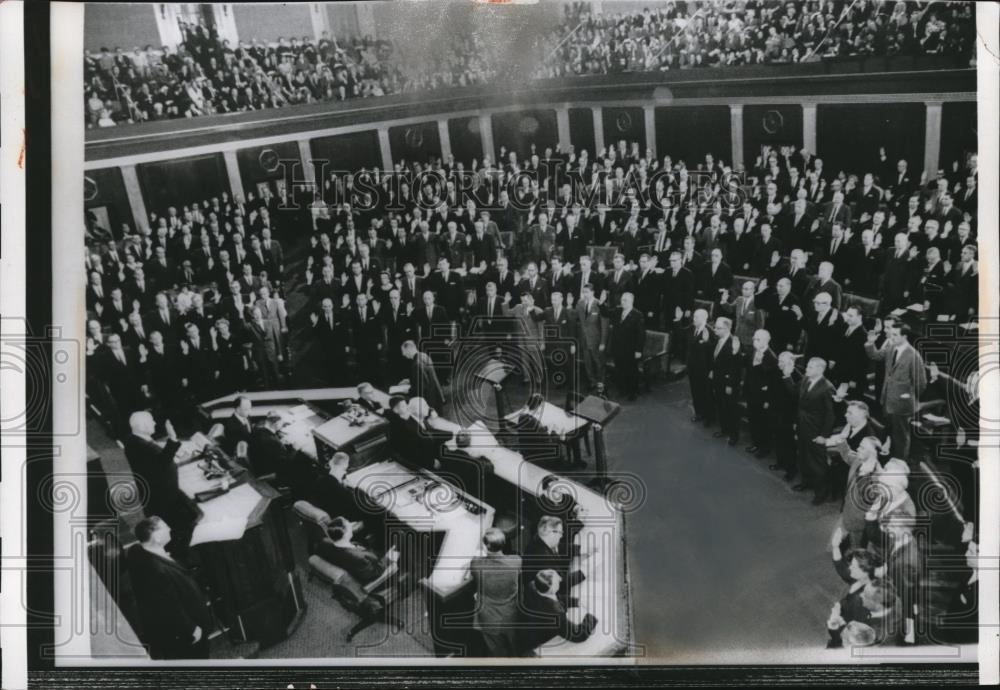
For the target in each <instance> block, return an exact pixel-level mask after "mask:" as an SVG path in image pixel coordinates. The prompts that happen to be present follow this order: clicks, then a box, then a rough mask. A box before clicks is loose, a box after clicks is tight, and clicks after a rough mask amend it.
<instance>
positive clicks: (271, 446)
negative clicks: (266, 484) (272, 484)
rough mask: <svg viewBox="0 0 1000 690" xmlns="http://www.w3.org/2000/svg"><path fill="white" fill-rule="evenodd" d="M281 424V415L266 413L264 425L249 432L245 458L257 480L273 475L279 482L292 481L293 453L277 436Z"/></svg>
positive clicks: (272, 412)
mask: <svg viewBox="0 0 1000 690" xmlns="http://www.w3.org/2000/svg"><path fill="white" fill-rule="evenodd" d="M283 423H284V422H283V420H282V417H281V415H280V414H279V413H277V412H274V411H271V412H268V413H267V419H266V420H265V421H264V423H263V424H261V425H258V426H256V427H254V429H253V431H252V432H250V440H249V442H248V444H247V458H248V459H249V461H250V470H251V471H252V472H253V473H254V475H255V476H256V477H257V478H264V477H265V476H267V475H272V474H273V475H276V477H277V478H278V480H279V481H281V482H291V481H292V479H293V464H294V462H295V460H294V457H293V456H294V451H293V450H292V449H290V448H289V447H288V446H286V445H285V444H284V443H283V442H282V440H281V437H279V436H278V430H279V429H281V425H282V424H283Z"/></svg>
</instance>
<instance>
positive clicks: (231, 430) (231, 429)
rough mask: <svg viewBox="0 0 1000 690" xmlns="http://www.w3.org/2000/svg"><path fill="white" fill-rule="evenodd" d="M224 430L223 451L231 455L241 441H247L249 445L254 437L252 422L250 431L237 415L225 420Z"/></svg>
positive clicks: (223, 423)
mask: <svg viewBox="0 0 1000 690" xmlns="http://www.w3.org/2000/svg"><path fill="white" fill-rule="evenodd" d="M222 429H223V434H225V436H224V440H225V443H224V445H223V449H224V450H225V451H226V452H227V453H230V454H232V453H233V452H234V451H235V450H236V444H237V443H239V442H240V441H246V442H247V443H248V444H249V443H250V437H251V436H252V435H253V424H252V422H251V426H250V429H247V428H246V426H244V425H243V422H241V421H240V420H239V419H238V418H237V417H236V415H235V414H232V415H229V416H228V417H226V418H225V420H223V422H222Z"/></svg>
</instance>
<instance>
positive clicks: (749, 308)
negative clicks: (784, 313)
mask: <svg viewBox="0 0 1000 690" xmlns="http://www.w3.org/2000/svg"><path fill="white" fill-rule="evenodd" d="M755 290H756V286H755V285H754V282H753V281H752V280H748V281H746V282H745V283H743V285H742V287H741V289H740V292H741V294H740V296H739V297H737V298H736V301H735V302H734V303H733V304H731V305H728V304H727V305H720V306H723V307H728V309H723V310H722V311H723V312H728V314H727V315H728V316H729V317H730V318H731V319H732V320H733V335H735V336H736V337H737V338H739V340H740V342H741V343H744V344H746V343H749V342H750V341H752V340H753V334H754V333H756V332H757V331H758V330H760V329H761V328H763V327H764V310H763V309H760V308H758V307H757V303H756V301H755V300H754V291H755Z"/></svg>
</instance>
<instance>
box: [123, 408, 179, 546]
mask: <svg viewBox="0 0 1000 690" xmlns="http://www.w3.org/2000/svg"><path fill="white" fill-rule="evenodd" d="M128 421H129V428H130V433H129V435H128V436H127V437H126V438H125V457H126V458H127V459H128V464H129V467H131V468H132V474H133V475H134V476H135V481H136V485H137V486H138V488H139V495H141V496H143V497H144V498H145V499H146V502H145V504H144V505H143V512H144V513H145V514H146V515H147V516H150V515H159V516H160V517H162V518H163V519H164V520H167V521H168V522H169V523H170V524H171V525H174V527H175V534H174V539H173V540H172V541H171V547H168V550H170V551H171V553H175V550H183V548H184V547H185V546H186V542H185V541H184V539H183V537H184V536H185V533H186V536H190V526H191V524H192V517H193V515H192V514H191V512H190V511H189V509H188V507H187V500H186V497H185V496H184V494H182V493H181V490H180V489H179V488H178V486H177V464H176V460H175V456H176V455H177V451H178V450H179V449H180V447H181V444H180V441H178V440H177V434H176V432H174V427H173V424H171V423H170V421H169V420H167V421H166V422H164V425H163V426H164V430H165V431H166V433H167V442H166V444H165V445H164V446H163V447H162V448H161V447H160V445H159V444H157V443H156V442H155V441H154V440H153V434H154V433H155V432H156V422H155V420H154V419H153V415H151V414H150V413H149V412H146V411H143V410H140V411H139V412H133V413H132V415H131V416H130V417H129V420H128Z"/></svg>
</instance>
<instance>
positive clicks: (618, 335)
mask: <svg viewBox="0 0 1000 690" xmlns="http://www.w3.org/2000/svg"><path fill="white" fill-rule="evenodd" d="M608 323H609V325H610V326H611V353H612V355H613V356H614V358H615V359H616V360H630V359H634V357H635V353H636V352H639V353H642V351H643V348H644V347H645V345H646V324H645V320H644V319H643V317H642V314H640V313H639V311H638V310H637V309H632V311H630V312H629V313H628V316H626V317H625V319H624V320H623V319H622V310H621V309H620V308H619V309H615V310H614V311H612V312H611V313H610V316H609V319H608Z"/></svg>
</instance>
